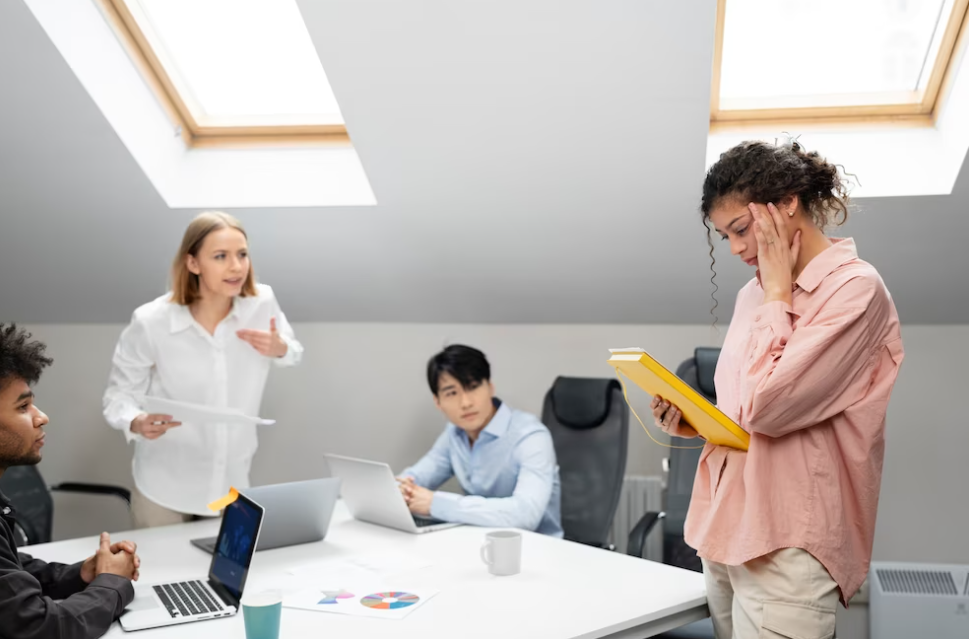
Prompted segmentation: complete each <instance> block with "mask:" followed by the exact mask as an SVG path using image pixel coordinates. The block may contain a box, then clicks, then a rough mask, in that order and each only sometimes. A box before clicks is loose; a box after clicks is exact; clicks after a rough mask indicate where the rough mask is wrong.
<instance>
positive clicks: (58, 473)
mask: <svg viewBox="0 0 969 639" xmlns="http://www.w3.org/2000/svg"><path fill="white" fill-rule="evenodd" d="M121 328H122V327H121V326H120V325H36V326H33V327H31V329H32V330H33V332H34V333H35V336H36V337H38V338H40V339H42V340H44V341H46V342H47V343H48V346H49V352H50V354H51V355H52V356H53V357H54V359H55V363H54V366H53V367H52V368H51V369H50V370H48V371H47V372H46V373H45V374H44V378H43V379H42V381H41V383H40V384H39V385H38V387H37V392H38V396H39V398H38V402H39V404H40V405H41V406H42V407H43V409H44V410H46V411H47V412H48V413H49V414H50V416H51V425H50V427H49V435H48V438H47V446H46V447H45V452H44V454H45V457H44V461H43V463H42V465H41V470H42V472H43V473H44V475H45V477H46V478H47V479H48V481H52V482H56V481H64V480H69V479H71V480H87V481H102V482H111V483H121V484H127V483H129V482H130V472H129V463H130V452H129V451H128V450H127V449H126V446H125V444H124V440H123V438H122V436H121V434H120V433H117V432H115V431H111V430H110V429H109V428H108V427H107V426H106V425H105V424H104V422H103V421H102V419H101V414H100V399H101V393H102V390H103V385H104V381H105V379H106V377H107V374H108V369H109V364H110V355H111V351H112V348H113V346H114V342H115V340H116V339H117V336H118V333H119V332H120V330H121ZM295 328H296V331H297V334H298V336H299V338H300V339H301V340H302V341H303V343H304V344H305V346H306V358H305V360H304V362H303V365H302V366H300V367H298V368H295V369H283V370H278V371H274V373H273V375H272V376H271V377H270V383H269V387H268V388H267V392H266V398H265V401H264V403H263V411H262V413H263V415H264V416H267V417H273V418H276V419H277V420H278V424H277V425H276V426H274V427H268V428H264V429H262V431H261V435H260V436H261V447H260V450H259V453H258V455H257V457H256V461H255V466H254V469H253V481H254V482H255V483H272V482H277V481H287V480H296V479H305V478H310V477H314V476H318V475H319V474H320V473H322V472H324V469H323V467H322V464H321V462H320V461H319V454H320V453H321V452H323V451H333V452H339V453H346V454H351V455H360V456H365V457H370V458H374V459H381V460H385V461H387V462H389V463H390V464H392V465H393V466H394V467H396V468H400V467H402V466H404V465H405V464H408V463H410V462H411V461H413V460H414V459H415V458H416V457H417V456H418V455H420V454H421V453H422V452H423V451H424V450H425V449H426V448H427V447H428V446H429V445H430V444H431V442H432V441H433V440H434V438H435V437H436V436H437V434H438V433H439V432H440V429H441V427H442V425H443V422H442V419H441V417H440V416H439V414H438V413H437V412H436V410H435V409H434V407H433V404H432V402H431V397H430V394H429V391H428V389H427V387H426V382H425V381H424V365H425V362H426V361H427V358H428V357H429V356H430V355H431V354H433V353H434V352H436V351H437V350H439V349H440V348H441V347H442V346H443V345H444V344H445V343H449V342H451V343H453V342H465V343H468V344H471V345H474V346H477V347H479V348H481V349H483V350H484V351H485V352H486V353H487V354H488V356H489V358H490V360H491V362H492V368H493V379H494V382H495V384H496V387H497V389H498V393H499V395H500V396H501V397H502V398H504V399H505V400H506V401H508V402H509V403H510V404H512V405H514V406H516V407H519V408H522V409H524V410H528V411H532V412H535V413H539V412H540V411H541V405H542V400H543V397H544V394H545V392H546V390H547V389H548V387H549V386H550V385H551V383H552V381H553V380H554V378H555V376H556V375H559V374H565V375H581V376H608V375H610V374H611V373H612V368H611V367H610V366H608V365H607V364H606V362H605V360H606V359H607V357H608V351H607V349H608V348H610V347H617V346H632V345H640V346H644V347H648V348H649V349H650V350H651V351H653V352H654V353H655V354H656V356H657V357H658V358H659V359H660V360H661V361H663V362H665V363H666V364H667V365H670V366H675V365H676V364H677V363H678V362H679V361H681V360H682V359H684V358H685V357H687V356H689V355H690V354H691V353H692V350H693V348H694V346H695V345H700V344H716V343H717V339H718V337H717V336H716V334H714V333H713V332H712V331H711V329H710V328H709V327H706V326H655V325H654V326H634V325H624V326H601V325H599V326H596V325H554V326H548V325H467V324H456V325H431V324H297V325H296V327H295ZM903 337H904V340H905V349H906V360H905V363H904V364H903V366H902V372H901V375H900V377H899V380H898V384H897V385H896V388H895V394H894V396H893V399H892V405H891V409H890V411H889V419H888V448H887V453H886V460H885V475H884V482H883V490H882V497H881V510H880V513H879V520H878V529H877V533H876V539H875V551H874V554H875V558H876V559H894V560H919V561H938V562H965V561H966V553H965V536H964V535H963V534H961V532H960V531H965V530H967V529H969V499H967V498H966V496H965V487H966V480H965V471H964V470H963V466H964V461H963V460H964V456H965V451H966V450H969V427H967V424H966V420H965V417H963V415H964V412H963V410H964V409H963V406H964V403H963V401H962V398H963V397H964V395H965V392H966V382H967V381H969V379H967V375H966V366H967V363H969V326H948V327H946V326H932V327H921V326H909V327H905V328H904V330H903ZM632 392H633V395H634V406H635V407H636V408H637V410H639V412H640V415H648V411H647V410H646V404H647V403H648V398H647V397H646V396H645V395H644V394H643V393H641V392H640V391H639V390H638V389H635V388H634V389H633V390H632ZM664 452H665V451H664V449H662V448H660V447H658V446H656V445H655V444H653V443H652V442H650V441H649V439H648V438H647V437H646V435H645V434H644V433H643V432H642V431H641V430H640V427H639V425H638V424H637V423H635V421H633V423H632V424H631V441H630V457H629V465H628V472H629V473H636V474H659V472H660V468H661V465H660V464H661V459H662V458H663V457H664Z"/></svg>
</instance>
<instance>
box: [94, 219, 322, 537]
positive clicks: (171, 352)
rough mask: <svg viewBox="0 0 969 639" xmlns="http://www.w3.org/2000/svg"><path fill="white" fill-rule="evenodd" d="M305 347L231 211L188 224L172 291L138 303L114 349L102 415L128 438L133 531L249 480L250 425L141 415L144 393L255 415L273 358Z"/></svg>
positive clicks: (288, 362) (279, 361) (296, 354)
mask: <svg viewBox="0 0 969 639" xmlns="http://www.w3.org/2000/svg"><path fill="white" fill-rule="evenodd" d="M302 353H303V347H302V346H301V345H300V343H299V342H298V341H296V338H295V337H294V335H293V329H292V328H291V327H290V325H289V323H288V322H287V321H286V316H285V315H283V312H282V310H280V308H279V304H278V303H277V302H276V298H275V297H274V296H273V292H272V289H271V288H269V287H268V286H266V285H264V284H257V283H256V281H255V276H254V274H253V270H252V264H251V263H250V261H249V247H248V242H247V238H246V233H245V231H244V230H243V228H242V225H241V224H240V223H239V221H238V220H236V219H235V218H234V217H232V216H231V215H228V214H226V213H221V212H216V213H202V214H200V215H199V216H198V217H196V218H195V220H193V221H192V223H191V224H189V227H188V229H186V231H185V236H184V237H183V239H182V245H181V248H179V251H178V254H177V255H176V256H175V261H174V263H173V265H172V291H171V292H170V293H168V294H166V295H163V296H161V297H159V298H158V299H156V300H154V301H152V302H149V303H147V304H145V305H144V306H141V307H139V308H138V309H137V310H135V312H134V315H133V316H132V318H131V324H129V325H128V327H127V328H126V329H125V330H124V332H122V334H121V337H120V338H119V340H118V344H117V347H116V348H115V351H114V359H113V367H112V370H111V376H110V378H109V380H108V388H107V390H106V391H105V393H104V402H103V405H104V417H105V419H106V420H107V422H108V424H110V425H111V427H113V428H116V429H118V430H120V431H122V432H124V434H125V438H126V439H127V440H128V441H129V442H130V441H134V442H135V454H134V460H133V462H132V472H133V474H134V482H135V490H134V491H133V493H132V500H131V513H132V519H133V523H134V525H135V527H136V528H144V527H149V526H163V525H168V524H173V523H180V522H183V521H188V520H190V519H193V518H195V517H198V516H205V515H211V514H212V513H211V512H210V511H209V510H208V508H207V505H208V504H209V503H210V502H212V501H213V500H215V499H218V498H219V497H221V496H223V495H225V494H226V493H227V492H228V491H229V487H230V486H235V487H237V488H245V487H247V486H248V485H249V468H250V466H251V463H252V457H253V455H254V454H255V452H256V445H257V442H256V427H255V425H236V424H231V425H230V424H220V423H188V422H186V423H184V424H181V423H179V422H175V421H173V417H172V416H171V415H158V414H147V413H146V412H145V411H144V410H142V398H143V397H144V396H146V395H147V396H152V397H162V398H166V399H173V400H179V401H184V402H191V403H195V404H204V405H206V406H211V407H216V408H233V409H238V410H241V411H242V412H243V413H244V414H246V415H258V414H259V405H260V403H261V401H262V393H263V389H264V388H265V385H266V377H267V375H268V374H269V368H270V364H271V363H275V364H276V365H279V366H293V365H295V364H297V363H298V362H299V360H300V358H301V356H302Z"/></svg>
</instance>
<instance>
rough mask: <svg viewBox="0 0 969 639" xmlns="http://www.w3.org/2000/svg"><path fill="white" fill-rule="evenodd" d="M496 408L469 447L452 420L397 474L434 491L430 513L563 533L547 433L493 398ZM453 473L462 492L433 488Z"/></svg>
mask: <svg viewBox="0 0 969 639" xmlns="http://www.w3.org/2000/svg"><path fill="white" fill-rule="evenodd" d="M496 404H497V405H498V411H497V412H496V413H495V416H494V417H493V418H492V419H491V421H490V422H489V423H488V425H487V426H485V428H484V430H482V431H481V434H480V435H479V436H478V440H477V441H476V442H475V444H474V446H473V447H472V446H471V443H470V441H469V439H468V435H467V433H465V432H464V431H463V430H461V429H460V428H458V427H457V426H455V425H454V424H452V423H450V422H449V423H448V425H447V426H446V427H445V428H444V432H443V433H441V436H440V437H438V438H437V441H436V442H435V443H434V446H433V447H432V448H431V450H430V451H429V452H428V453H427V454H426V455H424V457H423V458H422V459H421V460H420V461H419V462H417V463H416V464H414V465H413V466H411V467H410V468H408V469H407V470H405V471H403V472H402V473H401V476H409V477H413V478H414V482H415V483H416V484H417V485H418V486H423V487H424V488H427V489H429V490H434V491H437V492H435V493H434V501H433V502H432V504H431V517H434V518H435V519H440V520H441V521H448V522H457V523H462V524H471V525H474V526H486V527H491V528H520V529H523V530H533V531H535V532H539V533H542V534H545V535H550V536H553V537H561V536H562V524H561V521H562V518H561V501H562V488H561V485H560V484H559V469H558V464H557V463H556V461H555V448H554V447H553V445H552V435H551V434H550V433H549V432H548V428H546V427H545V425H544V424H542V422H540V421H539V420H538V418H537V417H535V416H534V415H531V414H529V413H525V412H522V411H519V410H514V409H512V408H510V407H509V406H508V405H507V404H504V403H501V402H500V401H498V400H496ZM452 476H454V477H457V480H458V482H459V483H460V484H461V488H463V489H464V492H465V495H457V494H454V493H448V492H443V491H438V490H437V489H438V488H439V487H440V486H441V484H443V483H444V482H446V481H447V480H448V479H450V478H451V477H452Z"/></svg>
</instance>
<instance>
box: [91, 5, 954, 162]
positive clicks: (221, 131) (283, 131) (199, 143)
mask: <svg viewBox="0 0 969 639" xmlns="http://www.w3.org/2000/svg"><path fill="white" fill-rule="evenodd" d="M967 1H969V0H967ZM95 3H96V4H97V5H98V7H99V8H100V9H101V12H102V14H103V15H104V17H105V19H106V20H107V22H108V24H109V26H110V27H111V28H112V29H113V31H114V32H115V34H116V35H117V37H118V39H119V41H120V42H121V44H122V46H123V47H124V49H125V50H126V52H127V53H128V56H129V58H130V59H131V61H132V62H133V63H134V65H135V67H136V68H137V69H138V71H139V73H140V74H141V76H142V78H144V80H145V82H146V84H147V85H148V87H149V88H150V89H151V91H152V93H154V95H155V97H156V98H157V100H158V103H159V104H160V105H161V107H162V110H163V111H165V114H166V115H167V116H168V118H169V119H170V120H171V121H172V124H173V126H174V127H175V129H176V131H177V133H178V134H179V135H180V136H181V138H182V140H183V141H184V142H185V145H186V146H187V147H190V148H213V147H216V148H226V147H251V146H314V147H319V146H334V147H348V146H350V137H349V135H348V134H347V129H346V126H345V125H343V124H292V125H286V124H275V125H218V124H205V125H203V124H200V123H199V122H198V121H197V120H196V119H195V117H194V116H193V115H192V111H191V109H190V108H189V106H188V104H187V103H186V101H185V99H183V97H182V96H181V94H180V93H179V91H178V88H177V87H176V85H175V83H174V82H173V81H172V78H171V77H170V76H169V75H168V72H167V71H166V70H165V67H164V65H163V64H162V62H161V60H160V59H159V58H158V56H157V55H156V54H155V52H154V50H153V49H152V46H151V43H150V41H149V39H148V38H147V37H146V36H145V34H144V32H143V31H142V30H141V27H140V26H139V25H138V22H137V20H136V19H135V17H134V15H133V14H132V12H131V10H130V9H129V8H128V5H127V4H126V1H125V0H95Z"/></svg>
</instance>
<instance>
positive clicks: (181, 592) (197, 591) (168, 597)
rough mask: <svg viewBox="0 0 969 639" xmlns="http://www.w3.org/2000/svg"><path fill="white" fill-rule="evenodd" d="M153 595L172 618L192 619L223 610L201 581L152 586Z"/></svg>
mask: <svg viewBox="0 0 969 639" xmlns="http://www.w3.org/2000/svg"><path fill="white" fill-rule="evenodd" d="M153 588H154V591H155V594H156V595H158V598H159V599H161V602H162V605H164V606H165V609H166V610H168V614H170V615H171V616H172V617H179V616H181V617H193V616H195V615H204V614H208V613H210V612H218V611H220V610H224V608H223V607H222V604H221V603H219V602H218V601H216V599H215V598H214V597H213V596H212V595H211V594H209V591H208V589H207V588H206V587H205V584H203V583H202V582H201V581H198V580H196V581H182V582H179V583H174V584H164V585H161V586H154V587H153Z"/></svg>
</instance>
